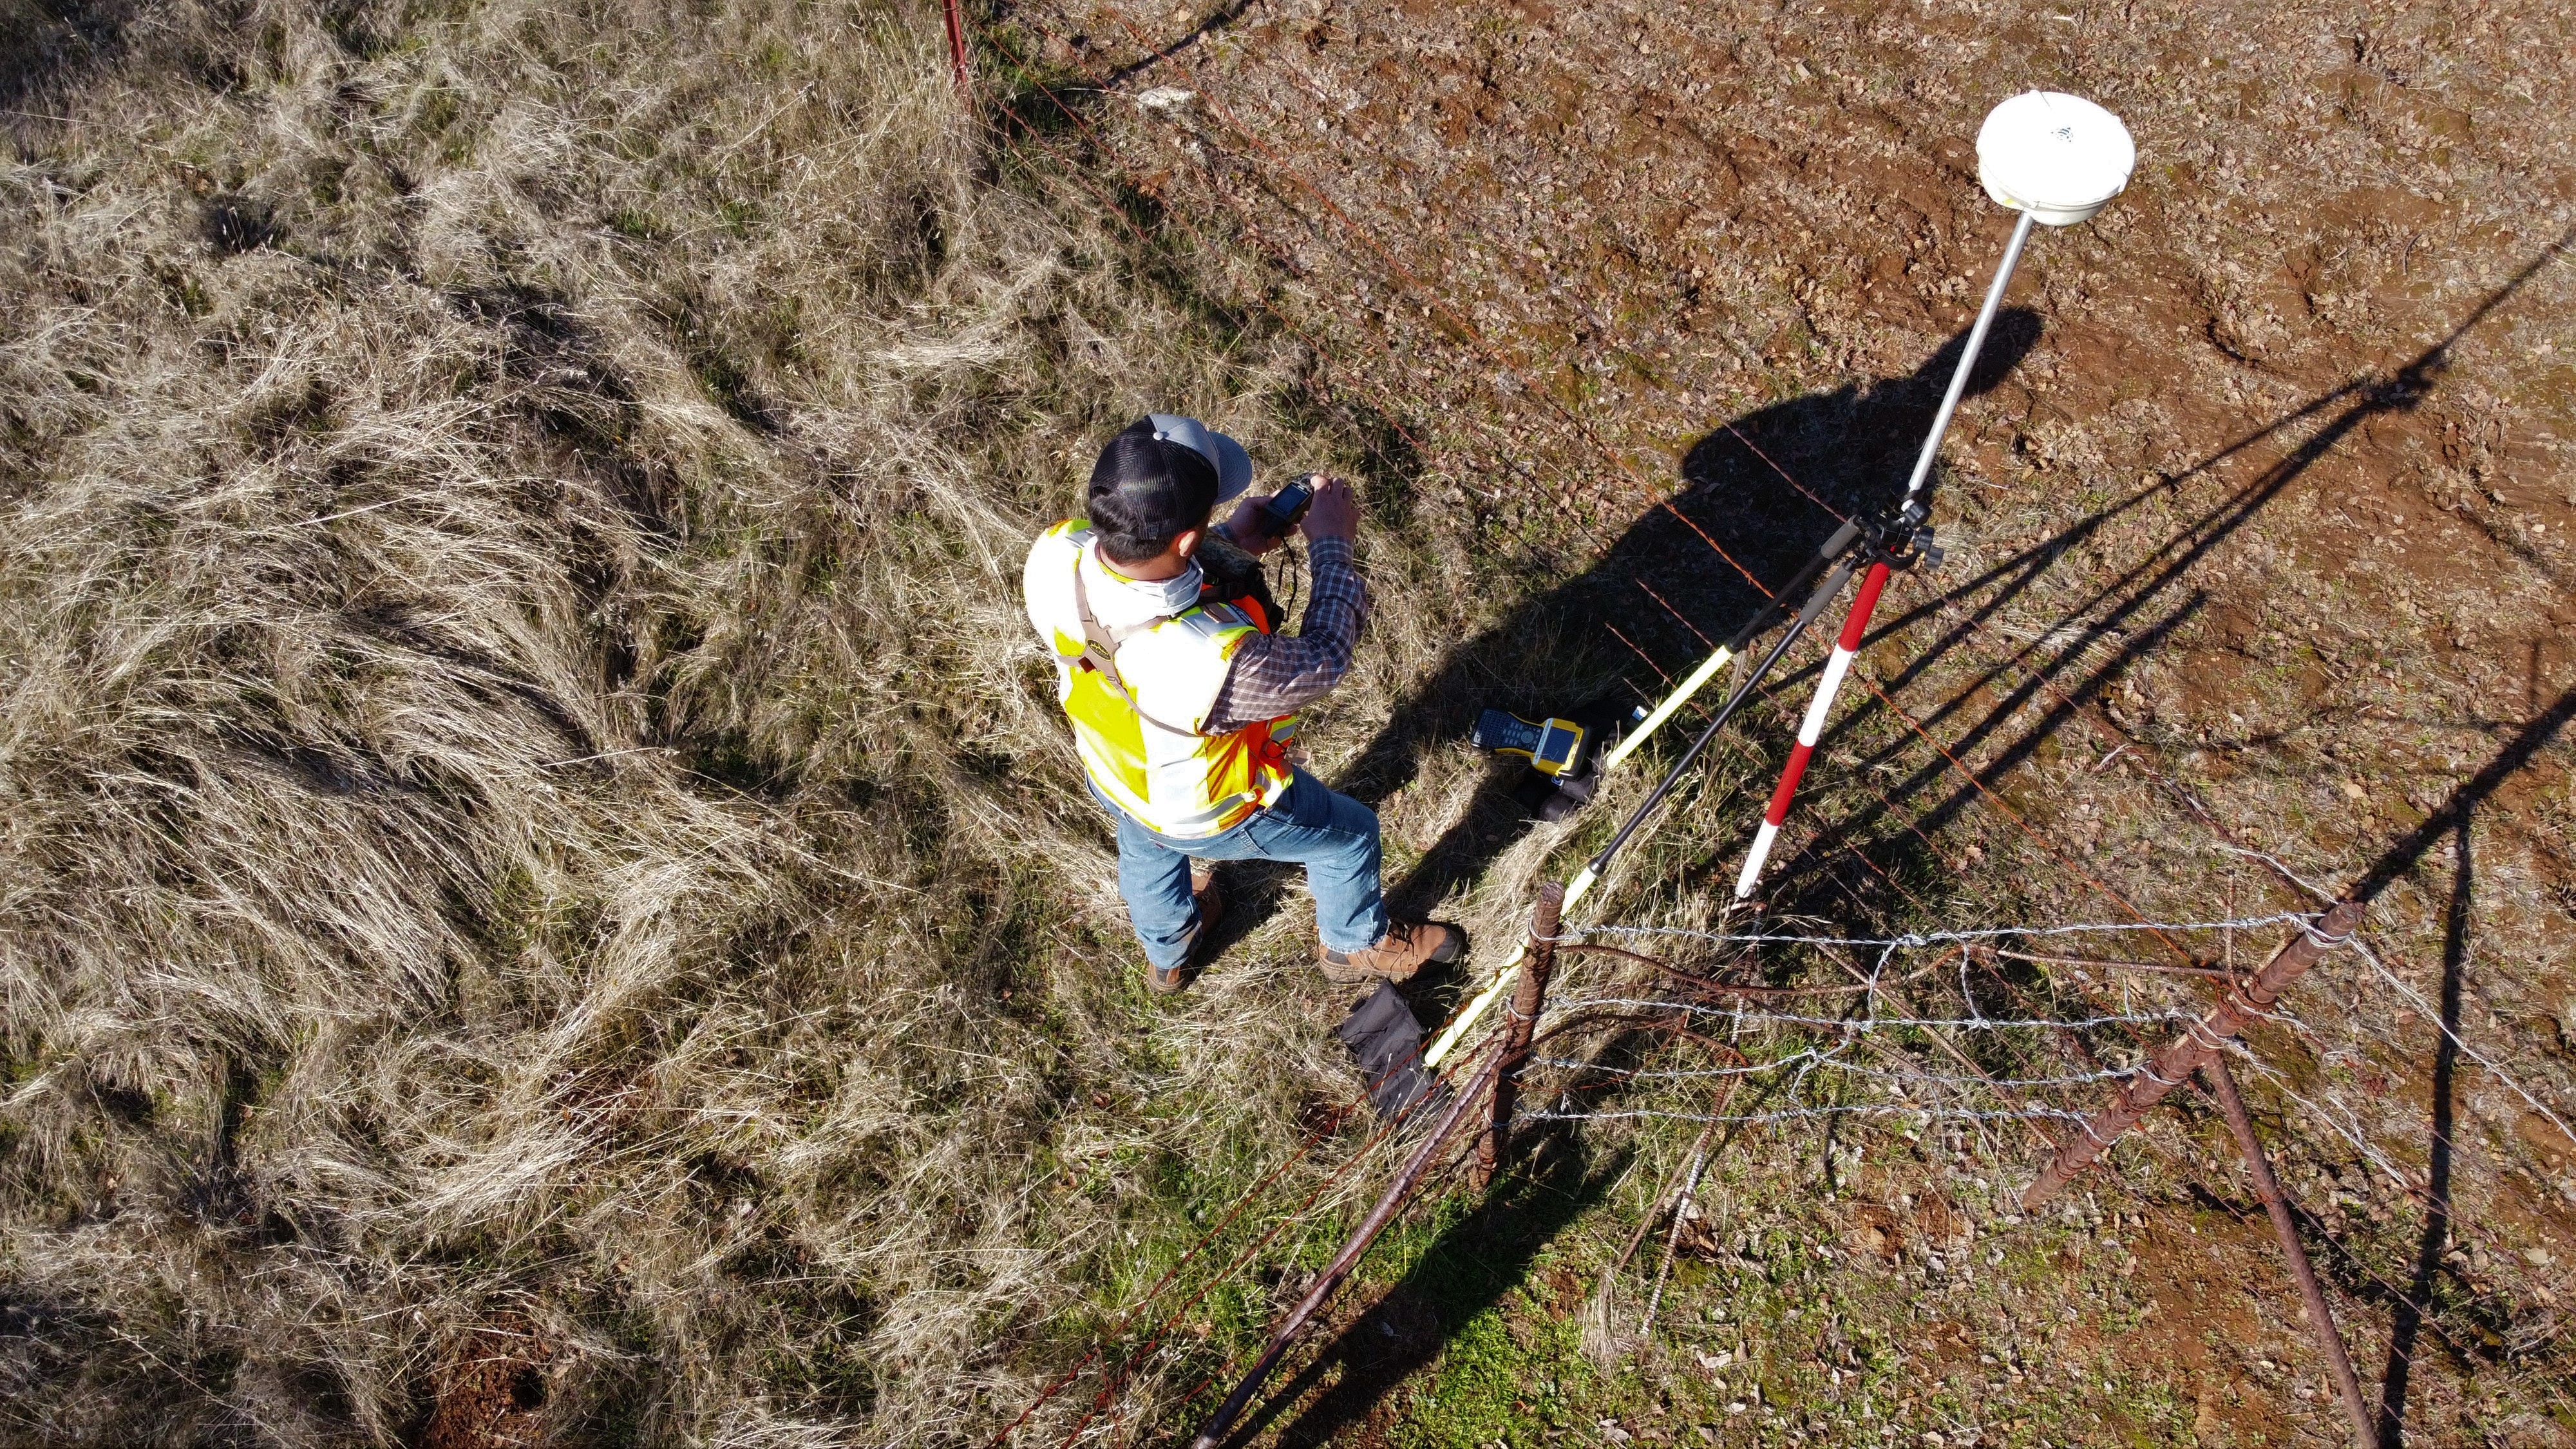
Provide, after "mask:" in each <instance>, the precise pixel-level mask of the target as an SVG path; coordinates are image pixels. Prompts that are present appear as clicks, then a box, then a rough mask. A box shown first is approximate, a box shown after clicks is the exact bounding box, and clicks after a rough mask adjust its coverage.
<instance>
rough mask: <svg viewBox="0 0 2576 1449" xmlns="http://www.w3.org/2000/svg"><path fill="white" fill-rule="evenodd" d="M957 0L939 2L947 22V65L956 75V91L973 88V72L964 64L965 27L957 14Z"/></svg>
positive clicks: (941, 12)
mask: <svg viewBox="0 0 2576 1449" xmlns="http://www.w3.org/2000/svg"><path fill="white" fill-rule="evenodd" d="M958 3H959V0H940V6H939V9H940V14H941V16H942V17H943V18H944V19H945V20H946V21H947V22H948V63H949V66H950V67H951V68H952V69H953V70H954V71H955V73H956V80H957V89H958V90H959V91H961V92H964V91H971V90H973V89H974V88H975V72H974V70H973V68H972V67H970V66H968V65H967V63H966V27H965V26H964V25H963V24H961V23H960V21H959V17H958V14H957V6H958Z"/></svg>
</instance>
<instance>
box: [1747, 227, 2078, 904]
mask: <svg viewBox="0 0 2576 1449" xmlns="http://www.w3.org/2000/svg"><path fill="white" fill-rule="evenodd" d="M2031 221H2032V217H2031V214H2030V213H2029V212H2027V211H2025V212H2023V213H2022V214H2021V220H2020V221H2018V222H2015V223H2014V224H2013V230H2012V240H2011V241H2008V242H2006V243H2004V259H2003V261H2002V262H2001V263H2000V264H1999V265H1997V266H1996V268H1995V281H1994V285H1993V286H1990V287H1988V288H1986V304H1985V306H1983V307H1981V308H1979V309H1978V311H1977V325H1976V326H1974V327H1972V328H1970V329H1968V344H1967V346H1966V348H1965V349H1963V350H1962V351H1961V352H1960V353H1959V365H1958V367H1957V368H1956V369H1954V370H1953V371H1952V372H1951V373H1950V387H1949V390H1948V391H1946V392H1944V393H1942V394H1941V409H1940V411H1939V412H1936V413H1934V414H1933V415H1932V431H1931V432H1930V433H1928V434H1926V435H1925V437H1924V439H1923V451H1922V452H1921V453H1920V454H1918V455H1916V457H1915V459H1914V474H1913V476H1912V477H1910V478H1908V479H1906V480H1905V505H1904V508H1903V509H1902V510H1901V512H1900V514H1899V516H1900V517H1902V518H1905V519H1907V520H1909V521H1911V522H1917V523H1919V522H1921V521H1922V518H1923V511H1922V508H1921V506H1920V504H1918V503H1917V501H1916V500H1917V499H1918V498H1919V497H1920V496H1921V495H1922V492H1923V483H1924V480H1926V479H1928V478H1930V477H1931V476H1932V464H1933V463H1934V462H1935V461H1936V460H1937V459H1939V457H1940V456H1941V439H1942V436H1943V435H1944V434H1946V433H1948V432H1949V431H1950V416H1951V414H1953V413H1956V412H1957V411H1958V410H1959V399H1960V397H1961V396H1963V395H1964V394H1965V393H1966V392H1967V390H1968V376H1969V374H1970V373H1973V372H1974V371H1976V367H1977V353H1978V352H1979V351H1980V350H1981V349H1983V348H1984V347H1985V345H1986V334H1987V333H1988V332H1989V331H1992V330H1993V328H1994V325H1995V313H1996V312H1997V311H1999V310H2001V308H2002V307H2003V303H2004V288H2005V286H2006V285H2007V284H2009V283H2010V282H2011V281H2012V274H2013V268H2014V267H2015V266H2017V265H2019V264H2020V262H2021V249H2022V244H2023V243H2024V242H2027V241H2029V240H2030V227H2031ZM1887 571H1888V570H1887V561H1886V560H1885V559H1881V560H1879V561H1878V562H1877V563H1874V564H1872V565H1870V569H1869V576H1868V577H1867V578H1864V579H1862V580H1861V585H1860V596H1859V597H1858V598H1856V599H1854V600H1852V607H1851V613H1850V614H1849V615H1848V616H1846V617H1845V618H1844V620H1843V632H1842V637H1841V638H1839V639H1837V640H1835V641H1834V653H1833V657H1832V658H1831V659H1828V660H1826V661H1825V673H1824V677H1823V678H1822V679H1819V680H1817V681H1816V697H1815V699H1814V700H1813V701H1812V702H1811V703H1809V704H1808V706H1807V717H1806V718H1805V719H1804V720H1802V721H1800V722H1799V725H1798V744H1797V747H1796V748H1795V749H1792V750H1791V751H1789V763H1788V764H1786V765H1784V766H1782V767H1781V770H1780V784H1779V786H1778V787H1777V788H1775V789H1774V790H1772V792H1771V807H1770V808H1769V809H1767V810H1765V811H1763V812H1762V825H1761V828H1760V829H1758V830H1756V831H1755V832H1754V833H1753V848H1752V849H1751V850H1750V851H1747V852H1746V853H1745V856H1744V870H1743V873H1742V874H1740V875H1738V876H1737V877H1736V878H1735V898H1736V899H1737V900H1739V901H1740V900H1743V899H1744V898H1745V897H1747V896H1750V895H1752V894H1753V884H1754V882H1755V881H1758V880H1760V879H1761V878H1762V865H1763V862H1765V861H1767V860H1769V859H1770V858H1771V842H1772V840H1773V839H1775V838H1776V837H1778V835H1779V834H1780V822H1781V821H1783V820H1786V819H1788V818H1789V802H1790V800H1791V799H1793V798H1795V797H1796V795H1797V793H1798V777H1799V776H1801V775H1804V774H1806V773H1807V757H1808V756H1809V755H1811V754H1814V753H1815V749H1816V737H1817V736H1818V735H1821V734H1822V733H1824V728H1825V720H1826V719H1827V718H1828V717H1830V716H1831V715H1832V714H1833V712H1834V695H1835V693H1836V692H1837V691H1839V690H1840V689H1841V688H1842V685H1843V675H1844V674H1845V673H1846V672H1848V671H1849V670H1850V668H1851V661H1852V656H1853V655H1854V654H1856V653H1858V652H1860V641H1861V640H1862V638H1863V637H1864V636H1866V635H1867V634H1868V633H1869V616H1870V614H1871V613H1872V612H1873V611H1874V610H1876V609H1877V608H1878V594H1879V590H1881V589H1883V588H1885V587H1886V586H1887Z"/></svg>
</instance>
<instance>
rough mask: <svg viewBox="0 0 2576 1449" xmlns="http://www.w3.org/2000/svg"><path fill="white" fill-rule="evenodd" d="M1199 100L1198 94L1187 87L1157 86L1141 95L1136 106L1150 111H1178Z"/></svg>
mask: <svg viewBox="0 0 2576 1449" xmlns="http://www.w3.org/2000/svg"><path fill="white" fill-rule="evenodd" d="M1198 98H1199V93H1198V92H1196V91H1194V90H1191V89H1189V88H1187V87H1185V86H1156V87H1154V88H1153V89H1152V90H1150V91H1144V92H1141V93H1139V94H1138V95H1137V97H1136V104H1137V105H1138V106H1139V107H1140V108H1142V109H1144V110H1148V111H1177V110H1180V109H1181V108H1182V107H1184V106H1187V105H1188V104H1189V103H1190V102H1192V101H1195V100H1197V99H1198Z"/></svg>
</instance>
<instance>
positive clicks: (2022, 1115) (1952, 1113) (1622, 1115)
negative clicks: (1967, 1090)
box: [1512, 1102, 2084, 1126]
mask: <svg viewBox="0 0 2576 1449" xmlns="http://www.w3.org/2000/svg"><path fill="white" fill-rule="evenodd" d="M1825 1117H1920V1118H1925V1119H1950V1120H1955V1121H1962V1122H2014V1121H2019V1122H2036V1121H2051V1122H2074V1123H2081V1122H2082V1121H2083V1120H2084V1114H2083V1113H2081V1112H2071V1111H2068V1110H2066V1109H2065V1108H2063V1107H2004V1108H1993V1109H1986V1110H1979V1109H1975V1108H1968V1107H1905V1106H1897V1105H1892V1104H1887V1103H1875V1102H1846V1103H1836V1104H1831V1105H1827V1106H1819V1107H1781V1108H1777V1109H1774V1110H1772V1111H1769V1112H1745V1113H1738V1114H1734V1115H1726V1114H1718V1115H1704V1114H1701V1113H1697V1112H1672V1111H1665V1110H1662V1109H1659V1108H1653V1107H1623V1108H1619V1109H1616V1110H1611V1111H1600V1112H1565V1111H1552V1110H1533V1111H1528V1112H1523V1113H1521V1114H1520V1115H1519V1116H1518V1117H1515V1118H1513V1119H1512V1121H1513V1124H1514V1125H1515V1126H1517V1125H1519V1124H1520V1123H1523V1122H1625V1121H1656V1122H1702V1123H1706V1122H1714V1123H1717V1124H1719V1125H1720V1126H1725V1125H1729V1124H1742V1125H1748V1126H1761V1125H1764V1124H1767V1123H1775V1122H1801V1121H1814V1120H1817V1119H1820V1118H1825Z"/></svg>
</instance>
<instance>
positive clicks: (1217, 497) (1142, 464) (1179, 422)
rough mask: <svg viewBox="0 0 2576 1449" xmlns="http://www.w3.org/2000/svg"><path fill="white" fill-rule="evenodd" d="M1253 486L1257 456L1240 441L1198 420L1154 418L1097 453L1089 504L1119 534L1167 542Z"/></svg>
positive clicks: (1132, 427) (1141, 420)
mask: <svg viewBox="0 0 2576 1449" xmlns="http://www.w3.org/2000/svg"><path fill="white" fill-rule="evenodd" d="M1251 486H1252V455H1251V454H1250V453H1247V452H1245V451H1244V450H1243V445H1242V444H1241V443H1238V442H1236V441H1235V440H1234V439H1232V438H1229V437H1227V436H1226V435H1225V434H1223V433H1220V432H1218V431H1216V430H1215V429H1214V428H1211V427H1209V426H1208V425H1207V424H1205V423H1203V422H1200V421H1199V420H1198V419H1196V418H1190V417H1182V416H1180V415H1178V414H1176V413H1149V414H1147V415H1146V416H1144V417H1142V418H1139V419H1137V420H1136V421H1135V422H1132V423H1129V424H1128V425H1127V427H1126V428H1125V430H1123V431H1122V432H1120V433H1119V434H1118V436H1116V437H1114V438H1111V439H1110V440H1109V446H1107V447H1105V448H1103V449H1101V450H1100V460H1099V461H1098V462H1097V463H1094V464H1093V465H1092V469H1091V487H1090V490H1089V498H1090V505H1089V506H1090V510H1091V512H1092V515H1093V516H1094V517H1095V518H1098V519H1100V520H1101V521H1102V522H1104V523H1110V524H1112V525H1113V526H1114V527H1116V529H1117V531H1119V532H1121V533H1125V534H1130V535H1133V536H1136V537H1140V538H1169V537H1171V536H1172V535H1174V534H1177V533H1179V532H1181V531H1182V530H1183V529H1187V528H1195V527H1197V526H1198V525H1200V524H1201V523H1204V522H1205V521H1207V518H1208V515H1210V514H1211V513H1214V512H1215V511H1216V509H1217V506H1218V505H1219V504H1223V503H1229V502H1232V501H1233V500H1234V499H1236V498H1238V497H1241V496H1242V494H1243V491H1244V490H1245V489H1247V488H1250V487H1251ZM1104 503H1105V504H1106V505H1107V506H1106V507H1104V506H1103V505H1104Z"/></svg>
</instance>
